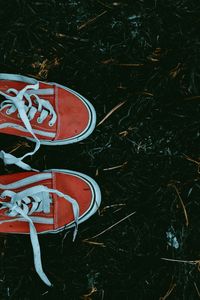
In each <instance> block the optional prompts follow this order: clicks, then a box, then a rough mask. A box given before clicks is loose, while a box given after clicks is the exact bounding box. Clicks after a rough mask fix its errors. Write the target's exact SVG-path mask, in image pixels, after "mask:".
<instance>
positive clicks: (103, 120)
mask: <svg viewBox="0 0 200 300" xmlns="http://www.w3.org/2000/svg"><path fill="white" fill-rule="evenodd" d="M124 103H126V101H124V102H120V103H119V104H117V105H116V106H115V107H114V108H112V109H111V110H110V111H109V113H107V115H106V116H105V117H104V118H103V119H102V120H101V121H100V122H99V123H98V125H97V126H99V125H101V124H102V123H103V122H105V120H107V119H108V118H109V117H110V116H111V115H112V114H113V113H114V112H115V111H116V110H117V109H119V108H120V107H121V106H122V105H124Z"/></svg>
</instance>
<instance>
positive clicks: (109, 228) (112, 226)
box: [84, 211, 136, 241]
mask: <svg viewBox="0 0 200 300" xmlns="http://www.w3.org/2000/svg"><path fill="white" fill-rule="evenodd" d="M135 213H136V211H134V212H132V213H131V214H129V215H128V216H126V217H124V218H123V219H121V220H119V221H118V222H116V223H115V224H113V225H111V226H110V227H108V228H106V229H105V230H103V231H101V232H100V233H98V234H96V235H94V236H92V237H90V238H88V239H85V240H84V241H89V240H91V239H95V238H97V237H99V236H100V235H102V234H104V233H105V232H107V231H109V230H111V229H112V228H114V227H115V226H117V225H119V224H120V223H122V222H123V221H125V220H126V219H128V218H130V217H131V216H132V215H134V214H135Z"/></svg>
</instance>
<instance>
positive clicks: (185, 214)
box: [169, 184, 189, 227]
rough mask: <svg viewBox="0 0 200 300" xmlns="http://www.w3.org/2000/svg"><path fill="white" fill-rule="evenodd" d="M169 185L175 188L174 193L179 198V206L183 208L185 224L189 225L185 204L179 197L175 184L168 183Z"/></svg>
mask: <svg viewBox="0 0 200 300" xmlns="http://www.w3.org/2000/svg"><path fill="white" fill-rule="evenodd" d="M169 186H171V187H173V188H174V189H175V191H176V194H177V196H178V198H179V200H180V203H181V206H182V208H183V213H184V216H185V225H186V226H187V227H188V225H189V220H188V214H187V210H186V208H185V204H184V203H183V200H182V198H181V195H180V193H179V191H178V189H177V187H176V185H175V184H169Z"/></svg>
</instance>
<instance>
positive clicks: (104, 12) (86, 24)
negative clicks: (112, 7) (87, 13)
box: [78, 10, 107, 30]
mask: <svg viewBox="0 0 200 300" xmlns="http://www.w3.org/2000/svg"><path fill="white" fill-rule="evenodd" d="M106 13H107V10H105V11H103V12H102V13H101V14H99V15H98V16H96V17H94V18H92V19H90V20H88V21H87V22H85V23H84V24H82V25H80V26H79V27H78V30H81V29H83V28H85V27H87V26H88V25H90V24H91V23H94V22H95V21H96V20H97V19H99V18H100V17H102V16H104V15H105V14H106Z"/></svg>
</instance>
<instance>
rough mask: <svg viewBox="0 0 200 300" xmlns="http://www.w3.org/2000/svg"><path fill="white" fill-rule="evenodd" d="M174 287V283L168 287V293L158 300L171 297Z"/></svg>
mask: <svg viewBox="0 0 200 300" xmlns="http://www.w3.org/2000/svg"><path fill="white" fill-rule="evenodd" d="M175 287H176V283H174V284H170V287H169V289H168V291H167V292H166V294H165V295H164V296H163V297H160V298H159V300H166V299H167V298H168V297H169V296H170V295H171V293H172V292H173V290H174V289H175Z"/></svg>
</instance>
